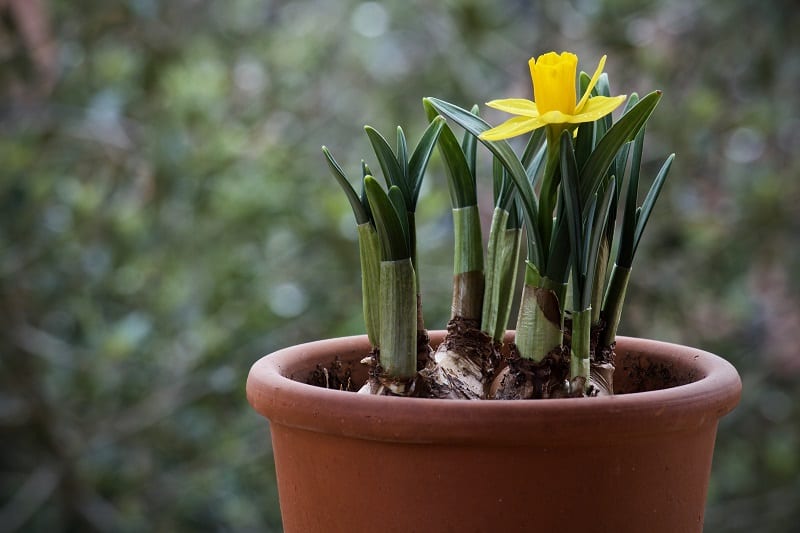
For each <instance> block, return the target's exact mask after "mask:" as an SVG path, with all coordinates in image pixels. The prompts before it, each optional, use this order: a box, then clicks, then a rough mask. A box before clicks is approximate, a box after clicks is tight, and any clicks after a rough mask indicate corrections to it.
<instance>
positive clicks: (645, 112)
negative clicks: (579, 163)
mask: <svg viewBox="0 0 800 533" xmlns="http://www.w3.org/2000/svg"><path fill="white" fill-rule="evenodd" d="M660 99H661V91H654V92H652V93H650V94H648V95H647V96H645V97H644V98H642V99H641V100H640V101H639V102H638V103H637V104H636V105H635V106H634V107H633V108H632V109H631V110H630V111H628V112H627V113H626V114H624V115H622V117H621V118H620V119H619V120H618V121H617V123H616V124H614V125H613V126H612V127H611V128H610V129H609V130H608V132H606V134H605V135H604V136H603V138H602V139H600V142H598V143H597V146H596V147H595V149H594V151H593V152H592V154H591V155H590V156H589V158H588V159H587V161H586V163H585V164H584V165H583V167H582V168H581V172H580V175H581V198H582V199H583V200H584V201H587V200H588V199H589V198H590V197H591V195H592V194H594V193H595V192H596V191H597V189H598V188H599V187H600V185H601V183H602V182H603V181H604V180H605V179H606V178H607V175H606V171H607V170H608V167H609V166H610V165H611V162H612V161H613V160H614V158H615V157H616V156H617V153H618V152H619V149H620V148H621V147H622V145H623V144H625V143H626V142H628V141H631V140H633V138H634V137H635V136H636V134H637V133H638V132H639V130H640V129H641V128H642V126H644V125H645V123H646V122H647V120H648V119H649V118H650V115H651V114H652V113H653V110H654V109H655V107H656V105H657V104H658V101H659V100H660Z"/></svg>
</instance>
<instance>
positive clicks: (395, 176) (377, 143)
mask: <svg viewBox="0 0 800 533" xmlns="http://www.w3.org/2000/svg"><path fill="white" fill-rule="evenodd" d="M364 130H365V131H366V132H367V137H369V142H370V143H371V144H372V149H373V151H374V152H375V155H376V156H377V158H378V163H380V165H381V170H382V171H383V177H384V179H385V180H386V187H387V188H388V187H391V186H392V185H396V186H398V187H400V190H401V191H402V192H403V198H404V199H405V201H406V207H407V208H408V209H409V211H413V209H412V205H411V202H412V196H411V187H410V186H409V184H408V183H407V182H406V175H405V174H404V173H403V169H402V167H401V166H400V163H398V161H397V156H395V154H394V152H393V151H392V147H391V146H389V143H388V142H386V139H385V138H384V137H383V135H381V134H380V132H378V130H376V129H374V128H372V127H370V126H364Z"/></svg>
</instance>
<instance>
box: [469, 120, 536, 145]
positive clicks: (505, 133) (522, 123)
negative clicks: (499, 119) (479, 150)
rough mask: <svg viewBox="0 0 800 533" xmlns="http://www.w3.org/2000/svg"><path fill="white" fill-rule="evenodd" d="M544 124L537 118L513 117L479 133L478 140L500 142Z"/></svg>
mask: <svg viewBox="0 0 800 533" xmlns="http://www.w3.org/2000/svg"><path fill="white" fill-rule="evenodd" d="M544 125H545V122H543V121H542V120H540V119H539V118H538V117H536V118H531V117H514V118H510V119H508V120H506V121H505V122H503V123H502V124H500V125H499V126H496V127H494V128H492V129H490V130H486V131H484V132H483V133H481V135H480V138H481V139H483V140H485V141H500V140H503V139H509V138H511V137H516V136H517V135H522V134H523V133H528V132H529V131H533V130H535V129H536V128H541V127H542V126H544Z"/></svg>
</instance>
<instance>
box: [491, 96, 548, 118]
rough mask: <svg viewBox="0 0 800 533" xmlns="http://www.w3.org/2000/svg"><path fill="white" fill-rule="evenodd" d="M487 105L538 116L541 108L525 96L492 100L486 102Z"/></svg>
mask: <svg viewBox="0 0 800 533" xmlns="http://www.w3.org/2000/svg"><path fill="white" fill-rule="evenodd" d="M486 105H487V106H489V107H491V108H493V109H499V110H500V111H505V112H506V113H512V114H514V115H522V116H523V117H538V116H539V110H538V109H537V108H536V104H535V103H534V102H531V101H530V100H525V99H524V98H506V99H505V100H492V101H491V102H486Z"/></svg>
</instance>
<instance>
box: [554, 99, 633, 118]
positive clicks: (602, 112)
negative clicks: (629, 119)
mask: <svg viewBox="0 0 800 533" xmlns="http://www.w3.org/2000/svg"><path fill="white" fill-rule="evenodd" d="M625 98H626V96H625V95H624V94H623V95H620V96H595V97H593V98H589V100H587V101H586V105H585V106H584V107H583V112H582V113H578V114H577V115H572V116H571V117H569V120H568V121H567V122H569V123H571V124H579V123H581V122H594V121H595V120H597V119H599V118H602V117H604V116H606V115H608V114H609V113H611V112H612V111H614V110H615V109H616V108H618V107H619V106H620V104H622V102H624V101H625Z"/></svg>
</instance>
